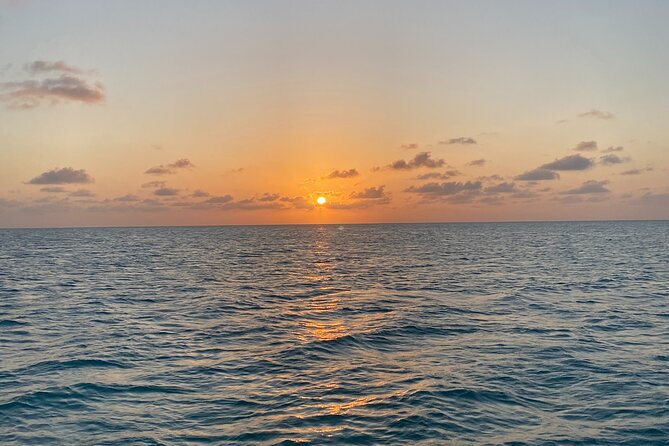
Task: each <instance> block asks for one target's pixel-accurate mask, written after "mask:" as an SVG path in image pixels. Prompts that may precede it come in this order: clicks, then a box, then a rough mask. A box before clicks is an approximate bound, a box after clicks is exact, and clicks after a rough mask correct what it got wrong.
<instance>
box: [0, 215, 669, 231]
mask: <svg viewBox="0 0 669 446" xmlns="http://www.w3.org/2000/svg"><path fill="white" fill-rule="evenodd" d="M633 222H649V223H652V222H669V219H664V218H648V219H593V220H462V221H403V222H366V223H248V224H244V223H238V224H224V223H223V224H215V225H119V226H0V231H3V230H7V231H10V230H31V229H44V230H49V229H151V228H225V227H258V226H260V227H264V226H269V227H271V226H381V225H449V224H515V223H633Z"/></svg>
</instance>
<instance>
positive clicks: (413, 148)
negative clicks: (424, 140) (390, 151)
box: [400, 143, 418, 150]
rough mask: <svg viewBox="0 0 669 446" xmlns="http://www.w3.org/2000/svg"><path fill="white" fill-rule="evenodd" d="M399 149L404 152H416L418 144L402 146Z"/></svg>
mask: <svg viewBox="0 0 669 446" xmlns="http://www.w3.org/2000/svg"><path fill="white" fill-rule="evenodd" d="M400 147H401V148H402V149H405V150H416V149H418V144H416V143H411V144H402V145H401V146H400Z"/></svg>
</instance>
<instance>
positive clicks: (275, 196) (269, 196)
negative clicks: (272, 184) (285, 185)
mask: <svg viewBox="0 0 669 446" xmlns="http://www.w3.org/2000/svg"><path fill="white" fill-rule="evenodd" d="M280 198H281V195H279V194H269V193H267V192H265V193H264V194H262V196H260V197H258V201H264V202H272V201H277V200H278V199H280Z"/></svg>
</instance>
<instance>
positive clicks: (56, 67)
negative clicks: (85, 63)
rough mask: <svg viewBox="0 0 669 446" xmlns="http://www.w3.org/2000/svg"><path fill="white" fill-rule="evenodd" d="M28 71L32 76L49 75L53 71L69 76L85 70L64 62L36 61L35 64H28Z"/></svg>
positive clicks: (26, 67) (26, 66)
mask: <svg viewBox="0 0 669 446" xmlns="http://www.w3.org/2000/svg"><path fill="white" fill-rule="evenodd" d="M25 69H26V71H29V72H30V73H32V74H40V73H48V72H51V71H57V72H60V73H69V74H81V73H83V70H82V69H80V68H77V67H73V66H72V65H68V64H66V63H65V62H63V61H62V60H58V61H56V62H49V61H46V60H36V61H34V62H31V63H28V64H26V65H25Z"/></svg>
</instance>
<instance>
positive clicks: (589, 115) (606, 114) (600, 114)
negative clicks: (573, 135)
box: [578, 108, 615, 120]
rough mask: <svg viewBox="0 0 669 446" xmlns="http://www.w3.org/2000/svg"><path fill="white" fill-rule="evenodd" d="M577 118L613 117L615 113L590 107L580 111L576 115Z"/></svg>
mask: <svg viewBox="0 0 669 446" xmlns="http://www.w3.org/2000/svg"><path fill="white" fill-rule="evenodd" d="M578 117H579V118H593V119H605V120H606V119H613V118H615V115H614V114H613V113H611V112H607V111H602V110H596V109H594V108H593V109H592V110H590V111H587V112H584V113H581V114H579V115H578Z"/></svg>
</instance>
